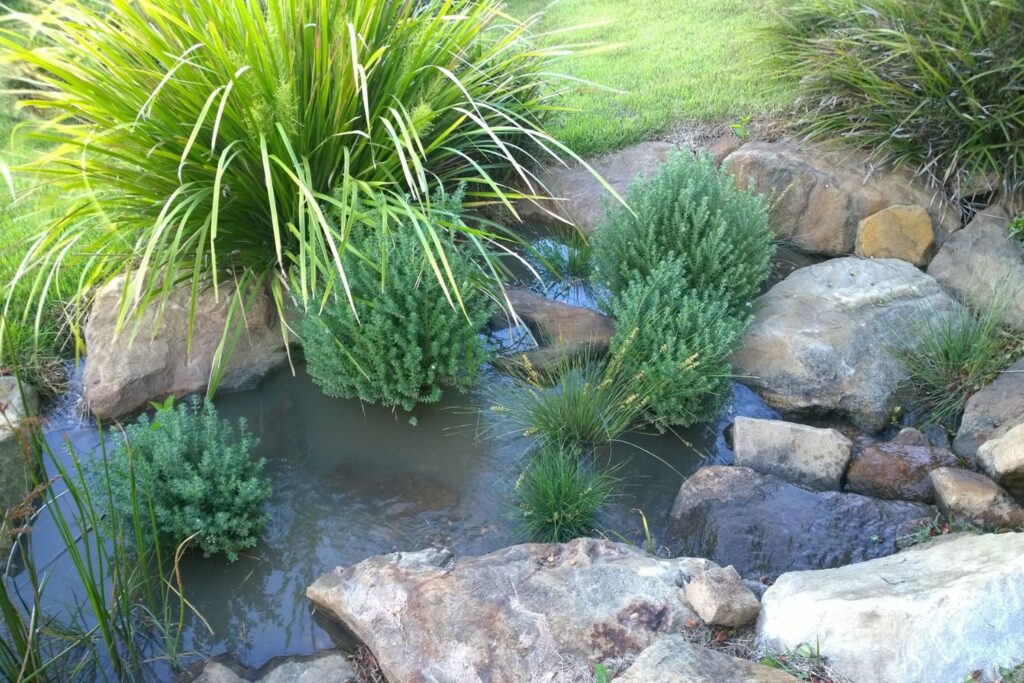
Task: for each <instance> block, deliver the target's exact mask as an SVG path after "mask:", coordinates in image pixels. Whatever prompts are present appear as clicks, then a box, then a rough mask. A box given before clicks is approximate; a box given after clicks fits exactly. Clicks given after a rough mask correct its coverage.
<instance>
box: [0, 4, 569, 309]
mask: <svg viewBox="0 0 1024 683" xmlns="http://www.w3.org/2000/svg"><path fill="white" fill-rule="evenodd" d="M32 8H33V9H35V10H36V11H37V12H38V13H37V14H29V13H25V14H15V15H11V16H9V17H6V18H4V19H3V20H2V23H0V47H2V48H3V49H4V50H5V51H6V53H7V54H6V56H5V58H6V59H8V60H11V61H17V62H20V63H22V64H24V65H27V67H28V68H27V70H26V71H25V72H26V73H29V74H31V75H30V76H27V77H24V78H21V79H20V80H18V81H17V82H16V83H15V86H14V89H15V90H16V94H17V95H18V97H19V98H20V100H19V101H20V105H21V106H26V107H33V108H35V109H37V110H38V111H39V112H40V113H41V114H42V115H44V116H45V117H46V119H45V122H44V123H43V124H42V125H41V126H39V127H38V128H37V129H36V130H35V132H34V136H35V137H36V138H38V139H40V140H41V141H43V142H45V143H48V144H52V145H54V151H53V152H52V153H49V154H45V155H43V156H42V157H41V158H40V159H38V160H37V161H36V162H35V163H32V164H27V165H25V167H24V168H23V169H22V170H30V171H34V172H37V173H39V174H41V176H42V177H43V179H44V182H46V183H48V184H49V185H51V186H52V187H54V188H55V189H56V190H57V191H58V192H59V193H60V194H61V195H62V196H66V197H69V198H71V206H70V207H69V208H68V210H67V212H66V213H65V214H64V216H63V217H62V218H61V219H59V220H57V221H55V222H54V223H53V224H52V226H50V227H48V228H47V229H46V230H45V231H43V232H42V233H41V234H39V235H38V236H37V237H36V238H35V241H33V242H31V246H30V248H29V249H28V254H27V255H26V256H25V258H24V260H23V262H22V264H21V266H20V268H19V269H18V271H17V273H16V275H15V279H16V280H18V281H30V282H31V283H32V285H33V286H32V292H33V301H38V300H41V299H42V298H45V297H46V296H47V294H48V292H49V290H50V288H51V286H52V283H53V282H54V278H55V277H56V275H57V274H58V273H60V272H62V268H66V267H67V266H68V265H69V264H70V263H72V262H74V263H75V264H76V266H77V267H81V268H83V270H82V275H81V277H80V278H79V280H78V287H77V296H75V297H73V301H74V302H75V303H77V304H79V306H78V308H77V310H76V313H77V315H78V316H80V315H81V314H82V312H83V311H84V306H83V304H86V303H88V302H87V299H88V296H89V294H90V292H92V291H95V286H96V285H101V284H103V283H105V282H109V281H110V280H112V279H113V278H115V277H116V276H118V275H120V274H129V279H128V282H127V286H126V287H125V288H124V290H123V295H122V302H121V311H120V318H119V328H120V327H123V325H124V323H125V321H126V320H128V319H131V318H133V317H134V318H135V319H138V318H140V317H141V313H142V311H143V310H144V309H145V308H146V306H147V305H148V304H150V303H153V302H158V303H163V302H166V300H167V297H168V296H169V295H170V293H171V290H172V289H173V288H174V287H177V286H184V287H189V288H191V291H192V294H193V297H195V296H196V295H197V293H198V292H199V291H201V290H204V289H206V288H208V287H212V288H213V289H214V291H215V292H218V291H219V288H220V286H221V285H223V284H224V283H228V282H230V283H232V284H233V291H234V292H238V293H239V294H238V295H237V296H238V297H239V299H241V298H243V295H242V294H241V293H242V292H249V291H255V290H253V289H252V288H250V287H249V286H247V285H248V284H249V283H250V282H261V283H263V284H265V285H266V286H269V287H270V288H271V289H272V290H273V295H274V300H275V302H276V304H277V306H278V309H279V312H282V313H283V311H284V308H285V307H286V305H287V301H288V298H289V295H290V298H292V299H294V300H296V301H298V303H299V304H300V306H301V307H302V308H309V307H311V306H315V305H317V304H318V303H319V301H320V300H322V298H323V297H324V296H325V295H326V293H327V292H329V291H332V289H335V288H336V289H338V290H340V291H341V292H342V293H343V295H344V296H346V297H347V298H350V299H351V298H352V297H351V295H350V293H349V292H348V287H349V285H348V275H347V273H346V269H347V268H348V267H349V265H350V264H351V263H352V261H353V259H351V258H348V257H349V256H352V253H351V252H352V250H353V247H352V244H351V242H350V236H351V235H352V234H354V233H358V232H361V231H364V230H366V229H372V230H381V231H386V230H388V229H391V230H398V229H402V230H408V231H411V232H412V233H413V234H415V236H416V238H417V240H418V242H419V245H420V248H421V250H422V254H423V258H424V260H425V261H426V263H427V264H428V265H429V269H428V271H427V275H429V276H431V277H434V278H435V279H437V280H438V281H439V282H440V283H441V291H442V293H443V296H444V298H445V299H446V301H448V302H449V304H450V305H452V306H454V307H457V308H461V307H462V303H461V302H460V297H461V292H460V291H459V290H458V287H457V283H456V282H455V280H454V278H452V276H451V275H450V273H449V272H448V270H447V268H446V266H445V260H446V258H447V254H445V253H444V251H443V245H445V244H448V243H449V242H447V241H445V240H442V239H441V236H442V235H443V234H444V233H449V234H451V233H458V234H459V235H460V236H461V237H462V238H464V240H465V241H466V242H467V243H468V244H469V245H470V246H471V248H474V249H477V250H478V251H479V252H480V253H481V255H483V256H484V257H485V258H487V257H489V255H490V254H491V250H489V249H488V248H487V243H488V241H489V240H495V239H499V238H500V235H497V234H495V233H492V232H489V231H488V230H487V229H486V228H484V227H481V226H476V227H470V226H467V225H466V224H465V223H463V222H462V221H455V222H452V221H446V220H440V221H438V220H435V219H434V218H435V217H434V216H433V213H434V210H433V204H432V201H431V195H432V193H434V192H436V191H437V190H438V189H439V188H443V189H445V190H448V191H454V190H455V188H456V187H457V186H458V185H459V184H465V185H466V187H467V191H466V197H467V203H468V205H474V206H475V205H481V204H487V203H500V204H503V205H505V206H506V207H507V208H509V209H510V210H512V211H513V212H514V211H515V210H514V207H513V205H512V202H511V201H510V199H511V198H514V197H515V196H516V193H515V192H512V191H511V190H510V189H509V188H510V185H511V183H512V182H513V181H515V182H517V183H518V184H520V185H522V186H524V187H525V188H526V192H527V194H530V195H540V194H542V193H543V188H542V187H541V186H540V185H539V184H538V183H537V181H536V179H535V178H534V177H533V176H532V174H530V173H529V172H528V171H527V170H526V168H525V164H526V163H527V162H529V163H533V162H535V161H537V160H539V159H542V158H548V159H549V160H551V159H555V158H558V157H559V156H560V155H568V156H572V157H573V158H575V156H574V155H572V153H571V152H570V151H569V150H568V149H567V148H566V147H565V146H564V145H561V144H560V143H558V142H557V141H556V140H554V139H552V138H551V137H550V136H548V135H546V134H545V133H544V132H543V129H542V125H543V119H544V117H545V115H546V114H547V112H548V111H549V109H550V107H549V103H548V100H549V99H550V98H551V97H554V96H557V94H558V93H557V88H550V87H548V86H549V85H550V83H551V80H552V74H551V73H550V72H549V71H547V70H546V69H547V64H548V60H549V58H550V57H552V56H554V55H556V54H558V53H560V52H564V51H565V49H567V48H566V47H565V46H550V47H547V48H539V47H537V46H536V45H534V44H533V43H532V40H531V38H530V30H531V24H530V23H528V22H527V23H521V22H518V21H516V20H514V19H512V18H510V17H509V16H508V15H506V14H505V13H504V12H503V10H502V4H501V3H500V2H498V1H497V0H426V1H424V2H412V1H410V0H264V1H262V2H254V1H252V0H189V1H188V2H181V1H180V0H110V2H109V3H103V4H102V5H101V6H97V4H96V3H94V2H91V1H90V0H63V1H61V2H55V3H48V2H43V1H34V2H33V3H32ZM356 258H357V259H358V258H361V257H359V256H356ZM385 277H386V273H385ZM238 303H239V305H238V306H236V307H234V310H235V312H236V315H233V316H232V318H233V319H234V320H238V318H240V316H239V315H237V310H238V309H240V308H241V305H240V304H241V303H243V302H241V301H239V302H238ZM8 304H10V302H8ZM29 308H32V303H31V302H30V305H29Z"/></svg>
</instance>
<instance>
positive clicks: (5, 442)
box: [0, 376, 39, 552]
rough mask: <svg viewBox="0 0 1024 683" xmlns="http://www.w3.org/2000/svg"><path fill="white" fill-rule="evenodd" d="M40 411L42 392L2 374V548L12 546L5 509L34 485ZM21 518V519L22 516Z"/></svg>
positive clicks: (0, 445) (0, 415) (0, 452)
mask: <svg viewBox="0 0 1024 683" xmlns="http://www.w3.org/2000/svg"><path fill="white" fill-rule="evenodd" d="M38 415H39V394H38V393H36V390H35V389H34V388H32V386H30V385H28V384H23V383H19V382H18V379H17V378H16V377H10V376H0V552H3V551H6V550H7V549H9V548H10V547H11V542H12V540H13V539H12V538H11V533H10V532H11V531H12V530H11V529H9V528H8V525H9V522H10V521H11V520H8V519H7V517H6V515H5V513H6V512H7V511H8V510H10V509H11V508H14V507H16V506H18V505H20V504H21V503H22V502H23V501H24V500H25V495H26V494H27V493H28V491H29V489H31V488H32V469H31V463H32V461H33V459H34V455H35V453H33V441H32V438H31V436H32V435H31V434H29V433H28V430H29V429H34V428H35V424H34V423H33V418H35V417H36V416H38ZM19 521H20V520H19Z"/></svg>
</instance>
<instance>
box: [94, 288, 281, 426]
mask: <svg viewBox="0 0 1024 683" xmlns="http://www.w3.org/2000/svg"><path fill="white" fill-rule="evenodd" d="M122 287H123V279H122V278H118V279H116V280H114V281H113V282H111V283H110V284H108V285H106V286H105V287H103V288H102V289H100V291H99V292H98V293H97V295H96V300H95V302H94V303H93V307H92V313H91V315H90V316H89V320H88V322H87V323H86V326H85V341H86V346H87V348H88V356H87V358H86V364H85V372H84V375H83V384H84V391H85V400H86V404H87V405H88V407H89V410H90V411H92V412H93V413H94V414H96V415H99V416H100V417H102V418H104V419H107V420H114V419H118V418H121V417H125V416H127V415H131V414H132V413H135V412H138V411H140V410H143V409H145V408H147V407H148V406H149V404H150V402H152V401H160V400H163V399H164V398H166V397H168V396H170V395H172V394H173V395H174V396H184V395H187V394H191V393H194V392H197V391H203V390H205V389H206V387H207V385H208V383H209V380H210V372H211V369H212V367H213V359H214V355H215V353H216V351H217V348H218V346H219V345H220V343H221V339H222V337H223V334H224V325H225V322H226V320H227V315H228V311H229V308H230V305H231V303H230V299H231V294H232V289H231V288H230V286H222V287H221V289H220V300H219V301H217V300H216V299H215V297H214V293H213V290H212V289H210V290H207V291H204V292H202V293H200V294H199V297H198V301H197V302H196V309H195V326H194V329H193V332H192V346H191V351H189V346H188V341H187V336H188V333H187V330H188V317H189V299H190V293H189V291H188V289H187V288H179V289H178V290H176V291H174V292H173V293H172V294H171V297H170V300H169V301H168V302H167V306H166V308H165V310H164V312H163V318H162V320H161V323H160V327H159V329H157V330H156V331H155V333H154V329H153V326H154V322H155V321H156V319H157V310H156V307H155V306H154V307H151V308H150V310H148V311H146V313H145V315H144V316H143V318H142V320H141V323H140V325H139V326H138V328H137V330H138V332H137V334H136V335H135V338H134V339H132V333H133V329H134V328H135V322H134V321H129V322H128V323H126V324H125V328H124V329H123V330H122V332H121V334H120V335H115V330H116V325H117V318H118V310H119V306H120V297H121V288H122ZM286 360H287V351H286V348H285V344H284V341H283V338H282V336H281V330H280V327H279V326H278V322H277V313H276V310H275V307H274V304H273V302H272V300H271V299H270V297H269V296H266V295H260V296H258V297H255V299H254V301H252V302H251V303H250V304H249V305H248V309H247V315H246V329H245V330H243V331H242V333H241V335H240V337H239V339H238V342H237V343H236V345H235V348H234V353H233V354H232V355H231V359H230V361H229V362H228V366H227V369H226V371H225V373H224V376H223V378H222V379H221V382H220V385H219V387H218V389H219V390H220V391H239V390H243V389H251V388H253V387H254V386H256V385H257V384H258V383H259V382H260V380H262V379H263V378H264V377H265V376H266V375H267V374H268V373H269V372H270V371H271V370H273V369H275V368H277V367H279V366H280V365H282V364H284V363H285V361H286Z"/></svg>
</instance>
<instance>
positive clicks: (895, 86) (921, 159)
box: [770, 0, 1024, 195]
mask: <svg viewBox="0 0 1024 683" xmlns="http://www.w3.org/2000/svg"><path fill="white" fill-rule="evenodd" d="M777 4H778V9H777V12H776V14H777V16H778V21H777V23H776V26H775V27H774V29H773V30H772V31H771V32H770V37H771V39H772V41H773V42H774V45H775V49H776V53H777V56H778V65H779V66H778V70H779V72H780V74H779V75H781V76H782V77H784V78H787V79H790V80H792V81H794V82H799V87H800V88H801V90H802V100H803V102H804V103H805V105H806V107H807V113H806V115H805V116H804V118H803V120H802V121H801V123H802V126H803V130H804V132H805V133H807V134H809V135H810V136H811V137H815V138H836V139H839V140H841V141H842V142H844V143H846V144H849V145H853V146H856V147H860V148H864V149H867V150H871V152H872V153H873V154H874V155H875V156H876V157H878V158H880V159H882V160H884V161H888V162H892V163H895V164H905V165H907V166H909V167H911V168H913V169H915V170H917V171H918V172H919V173H922V174H924V175H927V176H929V177H931V178H932V179H934V180H935V181H936V182H938V183H940V184H941V185H944V186H945V187H946V188H947V189H950V190H952V191H953V192H955V193H957V194H962V195H970V194H971V193H972V192H974V191H977V190H988V189H990V188H992V189H999V188H1001V189H1003V190H1005V191H1010V192H1012V191H1013V190H1015V189H1019V188H1021V187H1022V186H1024V51H1022V50H1021V35H1024V3H1021V2H1020V0H931V1H930V2H909V1H907V0H795V1H794V0H786V1H785V2H779V3H777Z"/></svg>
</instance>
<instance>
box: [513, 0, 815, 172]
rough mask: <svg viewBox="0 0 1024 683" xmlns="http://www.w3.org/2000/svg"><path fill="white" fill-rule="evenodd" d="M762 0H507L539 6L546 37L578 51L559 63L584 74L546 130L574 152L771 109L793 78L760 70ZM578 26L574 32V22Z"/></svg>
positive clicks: (520, 12) (785, 98)
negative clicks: (775, 76)
mask: <svg viewBox="0 0 1024 683" xmlns="http://www.w3.org/2000/svg"><path fill="white" fill-rule="evenodd" d="M766 4H767V0H686V2H679V0H643V2H623V0H559V1H558V2H551V1H550V0H509V2H508V5H509V10H510V11H511V12H512V13H513V14H515V15H516V16H519V17H526V16H530V15H532V14H534V13H536V12H544V13H545V14H544V16H543V18H542V19H541V21H540V29H541V31H544V32H546V33H547V35H546V36H545V37H544V39H543V40H544V41H545V42H546V43H548V44H557V43H564V42H567V41H571V42H572V43H574V44H578V45H579V46H580V49H579V50H578V51H577V53H576V54H575V55H572V56H569V57H567V58H566V59H565V60H564V61H563V62H562V63H561V64H560V68H561V69H562V70H563V71H565V72H566V73H568V74H569V75H571V76H573V77H575V78H578V79H581V80H582V81H584V82H583V83H582V84H581V85H580V87H578V88H575V89H573V90H572V91H571V92H568V93H566V94H565V95H564V96H562V97H560V98H559V99H558V100H557V101H556V102H557V104H558V105H559V106H561V107H564V108H565V111H563V112H560V113H559V114H558V115H557V116H556V118H555V119H554V121H553V122H552V127H551V129H550V130H551V132H552V134H553V135H555V136H556V137H558V138H559V139H561V140H562V141H563V142H565V143H566V144H568V145H569V147H571V148H572V149H573V150H575V151H576V152H577V153H579V154H598V153H601V152H607V151H610V150H614V149H618V148H620V147H624V146H626V145H629V144H632V143H635V142H641V141H643V140H646V139H649V138H650V137H652V136H654V135H656V134H658V133H661V132H663V131H666V130H668V129H670V128H671V127H672V126H673V125H675V124H677V123H678V122H680V121H684V120H685V121H692V122H712V121H720V120H726V119H732V120H735V119H741V118H743V117H745V116H752V115H753V116H770V115H773V114H777V113H780V112H782V111H785V110H787V109H789V108H790V106H791V105H792V103H793V100H794V99H795V88H794V85H793V84H792V83H791V82H789V81H788V80H785V79H781V80H780V79H770V78H766V76H765V67H764V66H763V62H764V60H766V59H767V58H768V57H769V51H768V49H767V47H766V45H765V43H764V42H763V40H761V38H760V36H759V31H760V30H762V29H763V28H764V27H765V26H766V25H767V22H768V19H767V16H766V12H765V7H766ZM571 29H576V30H571Z"/></svg>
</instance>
